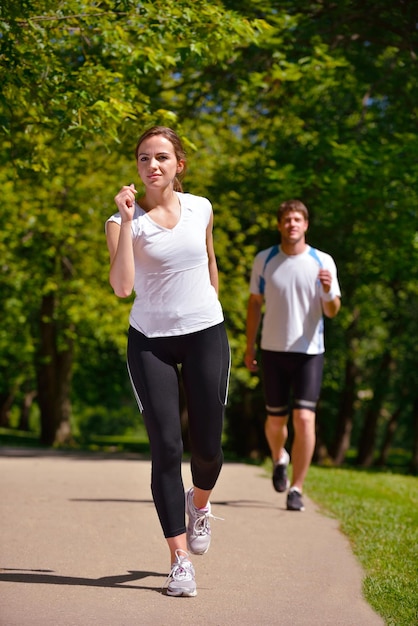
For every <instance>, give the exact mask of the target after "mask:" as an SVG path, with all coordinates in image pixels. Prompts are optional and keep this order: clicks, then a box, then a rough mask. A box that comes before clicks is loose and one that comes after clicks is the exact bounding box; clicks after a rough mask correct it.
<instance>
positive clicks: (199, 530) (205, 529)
mask: <svg viewBox="0 0 418 626" xmlns="http://www.w3.org/2000/svg"><path fill="white" fill-rule="evenodd" d="M210 519H216V520H221V521H224V518H223V517H216V515H212V513H209V511H208V512H207V513H203V514H202V515H199V517H197V518H196V519H195V521H194V524H193V534H195V535H207V534H208V533H209V532H210V527H209V520H210Z"/></svg>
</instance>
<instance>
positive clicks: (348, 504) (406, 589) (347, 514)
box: [305, 466, 418, 626]
mask: <svg viewBox="0 0 418 626" xmlns="http://www.w3.org/2000/svg"><path fill="white" fill-rule="evenodd" d="M305 491H306V493H307V495H308V496H309V497H310V498H312V500H314V501H315V502H316V503H317V504H318V505H319V506H320V507H321V509H322V510H323V511H324V512H327V513H329V514H331V515H332V516H333V517H335V518H337V519H338V520H339V521H340V527H341V530H342V531H343V532H344V534H345V535H346V536H347V537H348V538H349V540H350V542H351V545H352V548H353V552H354V554H355V555H356V556H357V558H358V560H359V562H360V563H361V565H362V567H363V569H364V572H365V579H364V581H363V592H364V597H365V598H366V600H367V601H368V602H369V604H370V605H371V606H372V607H373V608H374V609H375V610H376V611H377V612H378V613H379V614H380V615H381V616H382V618H383V619H384V621H385V623H386V624H388V626H416V625H417V624H418V479H417V478H416V477H412V476H403V475H399V474H389V473H383V472H370V471H362V470H354V469H336V468H321V467H316V466H312V467H311V468H310V470H309V474H308V478H307V480H306V484H305Z"/></svg>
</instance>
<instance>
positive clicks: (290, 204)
mask: <svg viewBox="0 0 418 626" xmlns="http://www.w3.org/2000/svg"><path fill="white" fill-rule="evenodd" d="M290 211H297V212H298V213H302V215H303V217H304V218H305V220H308V219H309V211H308V209H307V207H306V206H305V205H304V204H303V202H301V201H300V200H286V201H285V202H282V203H281V205H280V206H279V209H278V211H277V221H278V222H281V220H282V217H283V216H284V215H286V213H289V212H290Z"/></svg>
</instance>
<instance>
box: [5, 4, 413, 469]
mask: <svg viewBox="0 0 418 626" xmlns="http://www.w3.org/2000/svg"><path fill="white" fill-rule="evenodd" d="M416 44H417V33H416V20H415V17H414V14H413V11H412V9H411V3H403V4H402V6H401V5H399V6H398V5H396V6H394V5H393V3H389V0H383V2H381V3H380V4H379V6H377V5H376V6H370V5H369V4H367V5H364V3H361V2H360V1H359V0H346V1H344V2H341V3H334V4H324V3H323V2H307V1H306V0H298V1H296V2H287V1H283V2H280V3H279V4H278V3H273V2H270V3H269V2H263V3H261V2H258V1H257V2H247V1H246V0H243V1H242V2H237V1H236V0H230V1H226V2H222V3H221V2H207V1H203V0H199V2H194V3H190V2H186V1H183V0H167V1H165V2H164V3H161V2H141V3H137V2H133V0H124V1H123V2H116V1H113V0H109V1H106V2H99V3H93V4H92V3H89V2H86V1H82V0H66V2H63V3H61V4H59V5H58V6H57V5H56V3H55V4H54V3H51V2H49V1H48V0H34V1H33V2H24V1H22V2H15V3H12V2H7V1H6V2H3V3H2V5H1V8H0V59H1V65H0V80H1V97H0V134H1V138H2V149H1V150H0V184H1V188H2V200H3V202H2V206H1V209H0V210H1V211H2V216H3V220H2V224H3V227H2V232H1V233H0V255H1V259H2V263H1V266H0V268H1V271H0V289H1V294H2V298H1V301H0V311H1V313H2V319H3V324H2V330H1V331H0V400H1V402H2V404H3V406H5V403H6V400H8V399H9V398H10V397H12V398H14V402H15V403H18V404H19V403H20V402H21V401H22V400H23V399H24V398H25V397H27V394H28V393H30V392H33V391H34V389H36V387H37V385H38V378H39V365H40V364H39V359H40V357H38V355H39V351H40V347H41V346H40V343H41V342H40V335H39V324H40V322H43V323H45V322H48V323H50V326H51V328H52V329H53V333H54V346H55V349H56V352H57V354H58V355H60V354H61V355H62V354H66V353H68V352H69V351H70V350H71V349H72V348H71V346H72V345H74V349H73V359H74V367H73V370H72V375H73V389H72V393H71V398H72V400H73V402H74V403H75V405H76V406H77V408H78V407H81V408H83V407H85V406H86V405H89V404H91V405H92V406H98V405H99V404H100V403H102V402H103V406H109V407H110V406H112V407H113V403H115V404H117V403H118V400H119V401H120V402H119V404H124V403H125V402H126V399H127V397H128V393H129V391H128V389H127V387H126V385H125V384H123V383H122V378H123V372H124V359H125V343H126V328H127V324H128V312H129V307H130V301H129V300H128V301H125V302H120V301H119V300H118V299H117V298H115V296H114V295H113V293H112V292H111V289H110V287H109V285H108V280H107V275H108V254H107V250H106V246H105V239H104V222H105V220H106V218H107V217H108V216H109V215H110V214H111V213H113V211H114V205H113V197H114V195H115V193H116V192H117V190H118V189H119V187H120V186H121V184H124V183H127V182H131V181H136V180H137V174H136V167H135V163H134V160H133V149H134V146H135V141H136V137H137V135H138V134H139V133H140V132H141V131H142V129H143V128H144V127H145V126H148V125H151V124H153V123H166V124H169V125H171V126H174V127H175V128H176V130H178V131H179V132H180V134H181V135H182V136H183V138H184V140H185V143H186V146H187V149H188V152H189V157H190V167H189V170H188V176H187V178H186V191H191V192H193V193H200V194H202V195H207V196H208V197H209V198H210V199H211V200H212V202H213V206H214V212H215V231H214V237H215V246H216V252H217V257H218V265H219V270H220V297H221V300H222V304H223V307H224V311H225V318H226V322H227V326H228V331H229V337H230V341H231V347H232V354H233V370H232V378H231V386H230V400H229V405H228V410H227V440H228V441H229V442H230V443H231V445H233V446H238V448H239V451H240V452H241V453H242V452H245V453H246V452H248V451H253V450H254V451H258V452H259V453H260V451H261V450H262V449H263V446H264V445H265V441H264V435H263V432H262V420H263V417H264V415H263V414H264V409H263V401H262V394H261V387H260V379H259V376H253V375H251V374H250V373H249V372H248V371H247V370H246V368H245V367H244V364H243V353H244V347H245V336H244V335H245V309H246V303H247V297H248V279H249V274H250V270H251V264H252V260H253V257H254V255H255V253H256V252H257V251H258V250H259V249H261V248H264V247H267V246H269V245H272V244H273V243H275V242H276V240H277V232H276V228H275V213H276V207H277V205H278V203H279V202H280V201H281V200H283V199H286V198H289V197H293V196H296V197H300V198H301V199H303V200H304V201H305V202H306V203H307V205H308V207H309V209H310V213H311V221H310V230H309V240H310V243H312V245H314V246H316V247H319V248H322V249H324V250H325V251H327V252H329V253H330V254H332V255H333V256H334V258H335V259H336V261H337V265H338V269H339V276H340V282H341V285H342V290H343V307H342V311H341V313H340V314H339V316H338V317H337V318H336V319H335V320H332V321H327V323H326V333H327V337H326V345H327V358H326V370H325V379H324V387H323V394H322V398H321V404H320V410H319V416H318V417H319V423H320V427H321V431H322V432H321V435H322V439H323V441H325V443H326V445H327V447H328V449H329V450H332V448H333V447H334V448H335V447H336V439H338V432H339V430H341V429H340V426H341V425H342V426H343V427H344V426H345V422H346V421H347V420H348V421H350V420H351V422H352V437H353V443H355V445H360V443H361V441H362V440H363V442H364V439H365V438H366V439H367V437H368V438H369V439H370V441H371V445H372V446H373V447H374V448H375V449H377V448H378V447H380V446H383V445H384V442H385V439H386V437H387V436H388V437H389V439H390V436H391V434H390V433H391V429H392V430H393V424H392V421H393V418H394V416H395V417H396V419H397V422H396V428H395V429H394V432H395V435H394V439H393V441H392V445H393V444H394V443H400V444H401V445H403V446H405V447H406V448H407V449H409V450H410V451H411V452H413V450H414V449H416V450H418V443H416V442H415V444H414V443H412V441H413V439H412V434H413V432H415V431H414V428H415V426H414V423H415V421H416V406H417V405H416V389H417V386H418V380H417V371H418V369H417V367H416V364H417V361H418V355H417V348H416V347H415V343H414V342H413V341H412V340H411V338H413V337H414V336H415V335H416V332H417V320H416V314H415V312H416V310H417V304H418V303H417V287H416V285H417V267H418V263H417V261H418V259H417V255H418V246H417V234H416V233H417V223H418V220H417V206H418V200H417V191H416V189H417V186H416V180H417V175H418V172H417V163H418V153H417V142H416V139H415V135H416V134H415V120H416V112H417V110H416V107H417V104H416V103H417V102H418V97H417V96H418V93H417V91H418V89H417V87H418V85H417V82H418V81H417V72H416ZM46 298H52V300H53V304H54V306H53V311H52V313H51V314H50V318H49V319H47V320H46V319H43V320H42V319H41V313H40V311H41V307H42V303H43V302H44V301H45V299H46ZM44 318H45V316H44ZM51 359H52V355H51V354H49V355H45V354H42V359H41V361H42V362H43V363H44V362H45V361H48V360H51ZM386 364H387V365H386ZM385 365H386V368H385ZM350 368H351V369H350ZM347 372H351V379H350V378H349V377H348V378H347ZM382 373H383V374H382ZM383 380H384V383H383V384H381V381H383ZM90 381H91V382H90ZM103 381H104V382H103ZM349 388H350V389H351V388H352V397H351V400H350V401H351V404H350V406H347V403H345V404H344V394H345V392H346V391H347V389H349ZM343 405H344V406H343ZM374 422H376V424H374ZM367 425H369V427H370V428H369V430H368V431H366V429H365V426H367ZM375 426H376V428H374V427H375ZM367 432H369V434H368V435H367ZM366 435H367V436H366ZM337 443H338V442H337ZM414 445H415V448H413V446H414ZM337 447H338V446H337ZM417 456H418V455H417ZM417 463H418V459H417Z"/></svg>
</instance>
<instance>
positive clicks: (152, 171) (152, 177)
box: [137, 135, 184, 189]
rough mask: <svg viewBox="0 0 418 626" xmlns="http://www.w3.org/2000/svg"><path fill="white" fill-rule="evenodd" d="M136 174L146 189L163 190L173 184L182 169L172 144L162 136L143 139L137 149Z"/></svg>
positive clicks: (182, 163) (181, 162) (182, 165)
mask: <svg viewBox="0 0 418 626" xmlns="http://www.w3.org/2000/svg"><path fill="white" fill-rule="evenodd" d="M137 165H138V174H139V176H140V177H141V180H142V182H143V183H144V185H145V187H146V188H147V189H149V188H155V189H158V188H164V187H167V186H168V185H171V184H172V183H173V180H174V178H175V177H176V176H177V174H179V173H180V172H181V171H182V170H183V167H184V162H183V161H181V160H180V161H178V160H177V157H176V154H175V152H174V147H173V144H172V143H171V141H170V140H169V139H167V138H166V137H164V135H153V136H151V137H148V138H147V139H144V141H143V142H142V143H141V145H140V146H139V148H138V160H137Z"/></svg>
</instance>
